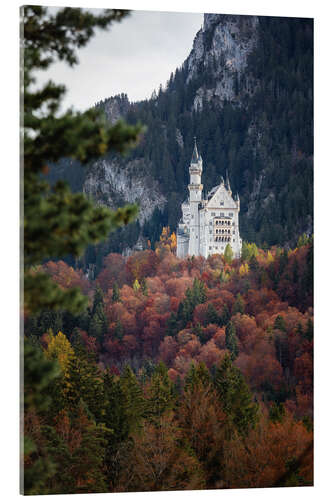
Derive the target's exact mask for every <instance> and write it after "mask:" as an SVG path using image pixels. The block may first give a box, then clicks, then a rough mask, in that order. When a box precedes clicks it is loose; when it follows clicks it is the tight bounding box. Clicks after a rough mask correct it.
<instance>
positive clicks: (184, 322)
mask: <svg viewBox="0 0 333 500" xmlns="http://www.w3.org/2000/svg"><path fill="white" fill-rule="evenodd" d="M174 251H175V235H174V234H170V233H169V231H168V228H165V229H164V230H163V233H162V235H161V239H160V243H159V244H158V246H157V248H156V250H155V251H152V250H146V251H142V252H137V253H134V254H133V255H131V256H130V257H128V258H124V257H123V256H122V255H120V254H112V253H111V254H109V255H108V256H107V257H106V258H105V260H104V268H103V270H102V271H101V273H100V274H99V275H98V277H97V279H96V280H95V281H88V279H87V278H86V277H85V276H84V275H83V273H82V272H81V271H77V270H74V269H73V268H71V267H69V266H68V265H67V264H65V263H64V262H63V261H58V262H47V263H45V264H44V266H43V268H44V271H46V272H47V273H48V274H49V275H50V276H52V279H53V280H54V281H55V282H56V283H57V284H58V285H59V286H60V287H61V288H63V289H70V288H72V287H79V288H80V289H81V290H82V291H83V293H84V294H85V295H86V296H87V297H89V306H88V308H87V309H86V310H85V311H84V313H82V314H80V315H72V314H69V313H68V312H65V311H64V312H54V311H53V312H51V311H50V312H47V311H44V312H42V313H40V314H39V315H35V316H29V317H28V318H27V319H26V321H27V326H26V332H27V335H28V340H27V343H28V345H29V344H30V345H31V346H33V347H35V346H38V348H39V349H38V351H37V352H38V355H37V354H36V351H34V350H33V348H31V352H30V351H29V350H28V353H29V352H30V356H31V359H30V360H29V363H27V367H26V369H27V373H26V375H25V376H26V379H27V380H30V378H32V379H33V374H32V373H29V369H30V366H31V367H35V366H36V365H38V367H39V370H43V371H45V377H44V378H45V383H44V385H43V387H39V388H38V392H39V397H40V398H41V401H37V402H34V404H32V401H33V400H34V398H36V395H35V393H34V389H36V387H34V381H33V380H32V384H31V385H30V390H29V392H28V394H27V396H26V402H27V405H28V407H29V403H30V402H31V408H30V409H29V408H27V411H26V418H25V427H26V432H27V435H28V436H31V439H32V440H33V442H34V446H35V448H34V449H33V450H32V451H31V453H30V454H29V455H28V456H27V457H26V488H27V490H28V491H29V492H30V493H34V492H35V491H36V488H37V491H39V492H43V493H78V492H103V491H118V492H120V491H152V490H179V489H199V488H245V487H269V486H303V485H310V484H312V443H313V436H312V434H313V430H312V428H313V408H312V371H313V309H312V292H311V291H312V279H313V275H312V265H313V262H312V260H313V243H312V240H309V239H308V238H307V237H305V236H303V237H300V238H299V242H298V246H297V248H295V249H294V250H290V251H286V250H283V249H281V248H278V247H274V248H271V249H270V250H268V251H267V250H266V251H264V250H261V249H258V248H257V247H256V245H255V244H246V243H245V244H243V250H242V258H241V259H239V260H236V259H234V260H231V259H228V258H227V257H225V256H223V255H222V256H221V255H213V256H211V257H209V258H208V259H207V260H206V259H204V258H201V257H199V258H188V259H186V260H179V259H177V258H176V256H175V254H174ZM53 360H56V362H57V365H54V364H52V361H53ZM55 366H57V368H56V367H55ZM41 457H43V459H44V462H43V468H42V472H43V474H40V475H39V476H38V477H39V478H40V482H41V483H40V484H38V485H36V483H35V478H36V474H37V471H38V470H39V467H41V463H40V461H41ZM60 478H61V480H60ZM30 480H31V483H30V482H29V481H30Z"/></svg>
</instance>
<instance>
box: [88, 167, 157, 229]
mask: <svg viewBox="0 0 333 500" xmlns="http://www.w3.org/2000/svg"><path fill="white" fill-rule="evenodd" d="M145 171H146V168H145V162H144V161H143V160H139V159H136V160H133V161H129V162H127V163H125V162H124V161H122V160H119V159H118V158H111V159H104V160H100V161H98V162H96V163H94V164H93V165H92V167H91V168H90V171H89V173H88V174H87V176H86V179H85V182H84V185H83V191H84V193H85V194H87V195H88V196H89V197H92V198H94V200H95V201H96V202H97V203H98V204H103V205H106V206H108V207H110V208H113V209H114V208H116V207H118V206H119V205H121V204H123V203H124V202H128V203H137V204H138V205H139V207H140V211H139V217H138V220H139V222H140V224H141V225H142V224H143V222H144V221H146V220H147V219H149V218H150V217H151V215H152V213H153V211H154V209H155V208H156V207H157V208H159V209H162V208H163V206H164V205H165V203H166V198H165V197H164V196H163V195H162V194H161V193H160V190H159V188H158V184H157V182H156V181H154V180H152V179H151V178H148V177H146V176H145V174H144V173H145Z"/></svg>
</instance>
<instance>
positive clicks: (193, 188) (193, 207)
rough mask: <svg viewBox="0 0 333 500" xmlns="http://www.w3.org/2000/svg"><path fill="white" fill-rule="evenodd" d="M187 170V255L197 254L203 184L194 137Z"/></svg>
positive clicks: (200, 159) (199, 157)
mask: <svg viewBox="0 0 333 500" xmlns="http://www.w3.org/2000/svg"><path fill="white" fill-rule="evenodd" d="M189 172H190V184H189V185H188V189H189V192H190V215H191V218H190V241H189V255H199V240H200V235H199V231H200V225H199V203H200V202H201V200H202V189H203V186H202V184H201V174H202V158H201V156H200V155H199V153H198V148H197V143H196V139H195V138H194V148H193V153H192V159H191V164H190V168H189Z"/></svg>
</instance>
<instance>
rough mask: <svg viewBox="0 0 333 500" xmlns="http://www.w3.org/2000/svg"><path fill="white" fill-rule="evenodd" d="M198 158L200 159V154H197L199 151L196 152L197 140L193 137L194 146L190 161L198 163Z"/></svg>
mask: <svg viewBox="0 0 333 500" xmlns="http://www.w3.org/2000/svg"><path fill="white" fill-rule="evenodd" d="M199 160H200V156H199V153H198V148H197V141H196V139H195V138H194V148H193V153H192V159H191V163H198V162H199Z"/></svg>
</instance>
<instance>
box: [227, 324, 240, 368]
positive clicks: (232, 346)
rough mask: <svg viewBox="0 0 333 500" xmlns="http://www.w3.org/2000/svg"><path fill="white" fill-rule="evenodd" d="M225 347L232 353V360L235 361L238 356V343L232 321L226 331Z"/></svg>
mask: <svg viewBox="0 0 333 500" xmlns="http://www.w3.org/2000/svg"><path fill="white" fill-rule="evenodd" d="M225 345H226V347H227V348H228V349H229V351H230V355H231V359H232V360H233V361H234V359H236V358H237V356H238V341H237V335H236V328H235V325H234V323H233V322H232V321H229V323H228V324H227V327H226V329H225Z"/></svg>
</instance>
